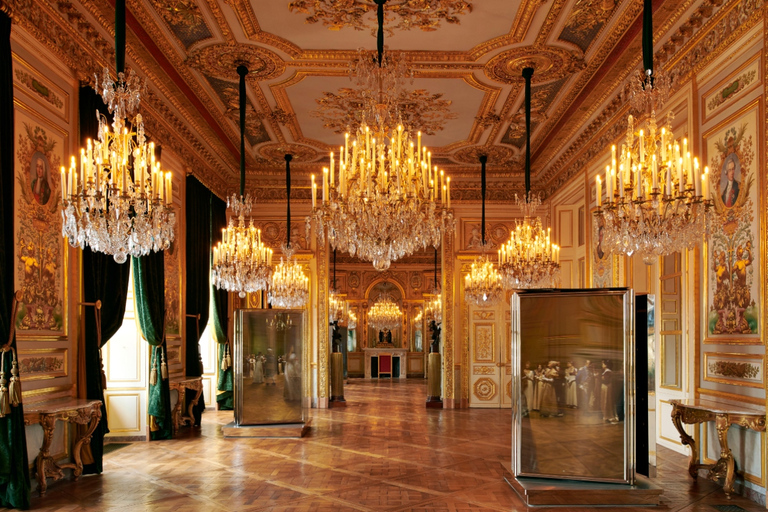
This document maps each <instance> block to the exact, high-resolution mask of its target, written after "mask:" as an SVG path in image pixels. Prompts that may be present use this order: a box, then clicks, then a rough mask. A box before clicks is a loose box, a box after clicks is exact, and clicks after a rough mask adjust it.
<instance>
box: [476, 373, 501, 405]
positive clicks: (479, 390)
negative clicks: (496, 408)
mask: <svg viewBox="0 0 768 512" xmlns="http://www.w3.org/2000/svg"><path fill="white" fill-rule="evenodd" d="M474 395H475V396H476V397H477V398H478V399H479V400H482V401H484V402H487V401H489V400H492V399H493V398H494V397H495V396H496V383H495V382H494V381H493V380H491V379H489V378H488V377H483V378H481V379H477V380H476V381H475V386H474Z"/></svg>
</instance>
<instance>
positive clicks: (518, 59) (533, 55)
mask: <svg viewBox="0 0 768 512" xmlns="http://www.w3.org/2000/svg"><path fill="white" fill-rule="evenodd" d="M585 66H586V65H585V63H584V58H583V57H582V56H581V55H580V54H578V53H577V52H575V51H572V50H566V49H564V48H559V47H556V46H538V47H519V48H513V49H511V50H507V51H505V52H502V53H500V54H499V55H497V56H496V57H494V58H492V59H491V60H490V61H488V64H486V65H485V68H484V71H485V75H486V76H487V77H488V78H490V79H491V80H495V81H496V82H501V83H503V84H517V83H522V82H523V76H522V72H523V68H529V67H532V68H534V69H535V70H536V73H535V74H534V80H535V83H537V84H542V83H546V82H552V81H555V80H558V79H560V78H564V77H566V76H568V75H571V74H573V73H576V72H578V71H581V70H582V69H584V67H585Z"/></svg>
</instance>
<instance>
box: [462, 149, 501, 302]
mask: <svg viewBox="0 0 768 512" xmlns="http://www.w3.org/2000/svg"><path fill="white" fill-rule="evenodd" d="M487 161H488V157H487V156H486V155H481V156H480V165H481V170H480V190H481V195H482V198H483V199H482V201H483V206H482V220H481V223H480V225H481V229H480V231H481V233H482V246H481V248H482V253H481V254H480V256H478V257H477V259H475V261H474V262H473V263H472V267H471V268H470V271H469V274H467V275H466V276H465V278H464V298H465V299H466V300H467V302H469V303H470V304H474V305H475V306H492V305H494V304H496V303H497V302H498V301H499V299H500V298H501V296H502V294H503V293H504V290H503V288H502V286H501V275H500V274H499V272H498V271H497V270H496V267H495V266H494V265H493V262H492V261H491V260H490V258H488V256H487V254H486V250H487V248H488V246H487V244H486V243H485V164H486V162H487Z"/></svg>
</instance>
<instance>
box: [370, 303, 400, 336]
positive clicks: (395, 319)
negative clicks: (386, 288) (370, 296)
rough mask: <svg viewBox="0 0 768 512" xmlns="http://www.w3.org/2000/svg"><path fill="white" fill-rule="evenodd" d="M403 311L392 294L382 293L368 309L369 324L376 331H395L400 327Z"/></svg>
mask: <svg viewBox="0 0 768 512" xmlns="http://www.w3.org/2000/svg"><path fill="white" fill-rule="evenodd" d="M402 320H403V312H402V311H401V310H400V306H398V304H397V302H395V299H393V298H392V296H391V295H389V294H385V295H380V296H379V297H378V298H377V299H376V302H374V303H373V306H371V308H370V309H369V310H368V326H369V327H372V328H373V329H374V330H375V331H394V330H395V329H397V328H398V327H400V323H401V322H402Z"/></svg>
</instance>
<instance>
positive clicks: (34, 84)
mask: <svg viewBox="0 0 768 512" xmlns="http://www.w3.org/2000/svg"><path fill="white" fill-rule="evenodd" d="M13 67H14V70H13V71H14V73H13V74H14V77H15V79H16V84H17V85H23V86H24V88H26V89H27V90H28V91H30V92H32V93H33V94H34V95H35V96H36V97H38V98H40V99H42V100H44V101H45V102H46V103H47V106H48V107H50V108H51V110H53V111H54V112H56V113H57V114H58V115H59V116H60V117H61V118H62V119H65V120H66V119H67V116H68V115H69V98H68V95H67V93H66V92H64V91H62V90H61V89H60V88H59V87H57V86H55V85H53V84H52V83H50V82H49V81H48V80H46V79H44V78H42V77H40V76H39V75H38V74H37V73H35V72H34V71H33V70H32V67H31V66H30V65H29V64H27V63H26V62H25V61H24V60H22V59H21V58H20V57H19V56H18V55H16V54H14V55H13ZM54 89H55V90H54ZM62 97H63V99H62Z"/></svg>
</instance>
